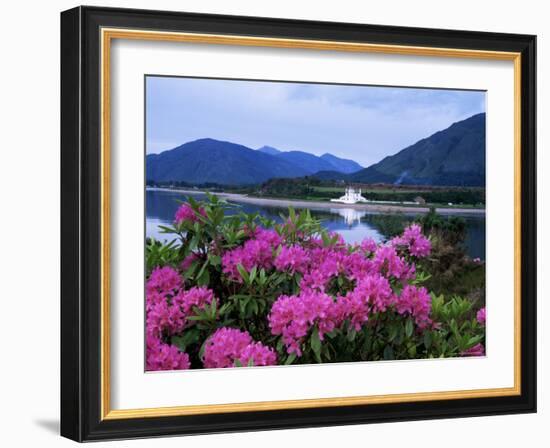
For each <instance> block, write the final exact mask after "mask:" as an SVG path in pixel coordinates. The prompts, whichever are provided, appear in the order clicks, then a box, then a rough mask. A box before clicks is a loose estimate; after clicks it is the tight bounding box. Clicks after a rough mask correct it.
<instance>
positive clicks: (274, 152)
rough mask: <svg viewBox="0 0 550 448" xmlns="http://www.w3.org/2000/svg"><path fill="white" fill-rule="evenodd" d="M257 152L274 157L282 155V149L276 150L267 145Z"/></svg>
mask: <svg viewBox="0 0 550 448" xmlns="http://www.w3.org/2000/svg"><path fill="white" fill-rule="evenodd" d="M257 150H258V151H260V152H264V153H266V154H270V155H272V156H276V155H277V154H281V152H282V151H281V150H280V149H277V148H274V147H273V146H267V145H264V146H262V147H261V148H258V149H257Z"/></svg>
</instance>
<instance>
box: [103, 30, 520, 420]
mask: <svg viewBox="0 0 550 448" xmlns="http://www.w3.org/2000/svg"><path fill="white" fill-rule="evenodd" d="M113 39H130V40H148V41H167V42H185V43H201V44H212V45H240V46H254V47H275V48H294V49H311V50H325V51H345V52H356V53H383V54H399V55H413V56H437V57H455V58H470V59H489V60H506V61H513V63H514V213H515V217H514V386H513V387H507V388H494V389H475V390H459V391H442V392H418V393H403V394H391V395H368V396H353V397H337V398H315V399H302V400H281V401H263V402H246V403H229V404H209V405H188V406H171V407H159V408H141V409H111V407H110V401H111V400H110V398H111V389H110V378H111V370H110V357H111V350H110V175H111V173H110V154H111V142H110V130H111V116H110V106H111V104H110V98H111V92H110V62H111V59H110V58H111V56H110V55H111V53H110V50H111V42H112V40H113ZM101 92H102V94H101V211H102V214H101V341H100V344H101V397H100V399H101V406H100V409H101V419H102V420H113V419H127V418H143V417H166V416H180V415H199V414H213V413H227V412H247V411H266V410H283V409H306V408H316V407H332V406H351V405H366V404H381V403H406V402H421V401H431V400H452V399H466V398H483V397H502V396H512V395H520V394H521V376H520V375H521V364H520V362H521V261H520V258H521V257H520V256H521V244H520V242H521V239H520V236H521V227H520V226H521V220H520V218H521V54H520V53H514V52H499V51H484V50H465V49H458V48H457V49H455V48H436V47H416V46H403V45H385V44H369V43H353V42H334V41H319V40H304V39H278V38H263V37H248V36H229V35H215V34H195V33H177V32H159V31H143V30H135V29H117V28H102V29H101Z"/></svg>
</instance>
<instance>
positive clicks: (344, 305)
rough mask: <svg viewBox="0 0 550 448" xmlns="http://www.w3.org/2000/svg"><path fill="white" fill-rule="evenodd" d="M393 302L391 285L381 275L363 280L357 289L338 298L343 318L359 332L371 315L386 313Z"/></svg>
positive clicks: (368, 276) (359, 282)
mask: <svg viewBox="0 0 550 448" xmlns="http://www.w3.org/2000/svg"><path fill="white" fill-rule="evenodd" d="M393 301H394V295H393V291H392V289H391V286H390V283H389V281H388V280H387V279H386V278H384V277H382V276H381V275H380V274H372V275H367V276H365V277H363V278H361V279H360V280H359V281H358V282H357V286H356V287H355V289H353V290H352V291H350V292H348V293H347V294H346V295H345V296H344V297H341V298H338V303H339V304H340V309H341V313H342V316H343V317H344V318H345V319H348V320H349V322H350V324H351V326H352V327H353V328H355V330H357V331H359V330H360V329H361V326H362V325H363V324H364V323H365V322H367V320H368V318H369V314H371V313H379V312H384V311H386V309H387V308H388V307H389V306H390V305H391V304H392V303H393Z"/></svg>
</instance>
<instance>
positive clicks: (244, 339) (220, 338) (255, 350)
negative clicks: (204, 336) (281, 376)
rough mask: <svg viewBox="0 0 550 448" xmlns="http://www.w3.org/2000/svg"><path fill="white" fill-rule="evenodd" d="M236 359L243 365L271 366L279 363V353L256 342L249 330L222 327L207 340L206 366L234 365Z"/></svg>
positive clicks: (204, 359) (205, 347)
mask: <svg viewBox="0 0 550 448" xmlns="http://www.w3.org/2000/svg"><path fill="white" fill-rule="evenodd" d="M236 361H239V363H240V365H242V366H249V365H254V366H269V365H275V364H276V363H277V355H276V354H275V352H274V351H273V349H272V348H270V347H267V346H265V345H263V344H262V343H260V342H254V341H253V340H252V337H251V336H250V334H249V333H248V332H247V331H240V330H238V329H236V328H226V327H223V328H220V329H219V330H217V331H216V332H215V333H214V334H213V335H212V336H210V338H208V340H207V341H206V344H205V346H204V358H203V363H204V367H206V368H223V367H234V366H235V365H236Z"/></svg>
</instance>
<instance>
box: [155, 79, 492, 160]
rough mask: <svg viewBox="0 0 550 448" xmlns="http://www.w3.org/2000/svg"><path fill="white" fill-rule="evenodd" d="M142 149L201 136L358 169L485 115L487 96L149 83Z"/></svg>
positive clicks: (429, 91) (171, 145) (355, 88)
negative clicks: (331, 159) (325, 158)
mask: <svg viewBox="0 0 550 448" xmlns="http://www.w3.org/2000/svg"><path fill="white" fill-rule="evenodd" d="M146 83H147V85H146V94H147V110H146V127H147V130H146V135H147V141H146V152H147V154H151V153H159V152H162V151H165V150H167V149H172V148H174V147H176V146H179V145H181V144H183V143H186V142H188V141H192V140H197V139H199V138H205V137H210V138H215V139H218V140H226V141H231V142H234V143H239V144H242V145H245V146H248V147H250V148H253V149H256V148H259V147H261V146H263V145H268V146H273V147H275V148H278V149H281V150H283V151H290V150H301V151H307V152H311V153H313V154H317V155H322V154H324V153H326V152H330V153H332V154H334V155H336V156H338V157H343V158H347V159H353V160H355V161H356V162H358V163H360V164H361V165H363V166H368V165H371V164H372V163H376V162H378V161H380V160H381V159H382V158H384V157H386V156H388V155H391V154H395V153H396V152H398V151H400V150H401V149H403V148H405V147H407V146H409V145H411V144H413V143H415V142H417V141H418V140H420V139H422V138H424V137H428V136H429V135H431V134H433V133H434V132H437V131H439V130H442V129H445V128H446V127H448V126H450V125H451V124H452V123H454V122H456V121H460V120H463V119H465V118H468V117H470V116H471V115H474V114H476V113H479V112H485V92H478V91H460V90H437V89H414V88H400V87H374V86H346V85H328V84H302V83H284V82H265V81H232V80H212V79H192V78H175V77H170V78H168V77H147V78H146Z"/></svg>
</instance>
